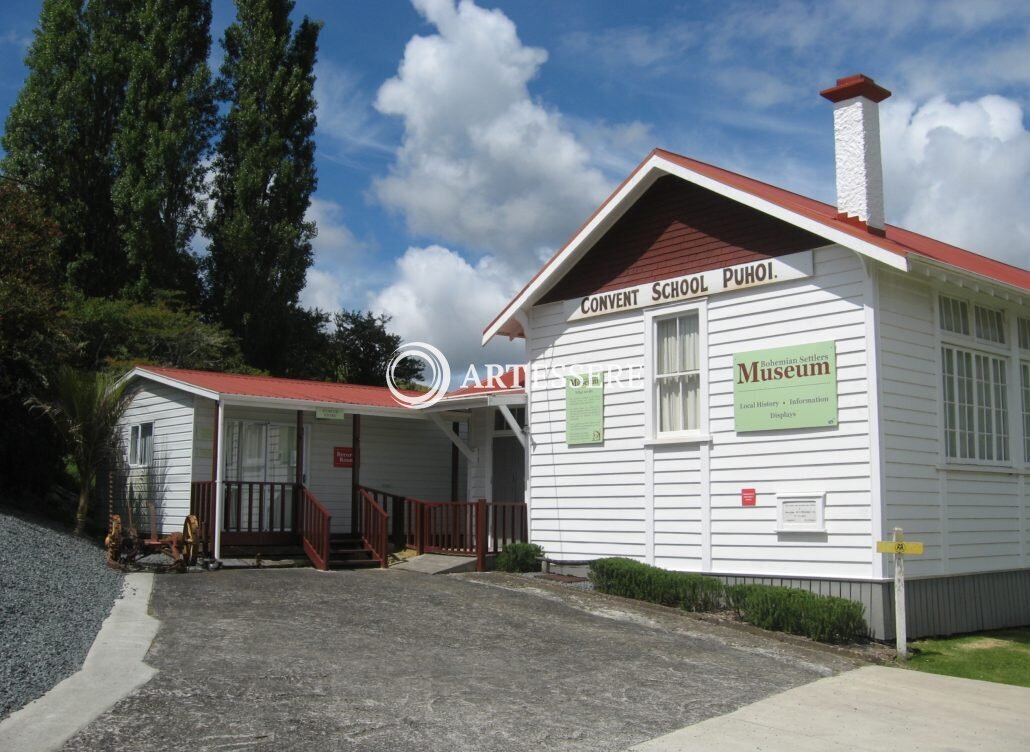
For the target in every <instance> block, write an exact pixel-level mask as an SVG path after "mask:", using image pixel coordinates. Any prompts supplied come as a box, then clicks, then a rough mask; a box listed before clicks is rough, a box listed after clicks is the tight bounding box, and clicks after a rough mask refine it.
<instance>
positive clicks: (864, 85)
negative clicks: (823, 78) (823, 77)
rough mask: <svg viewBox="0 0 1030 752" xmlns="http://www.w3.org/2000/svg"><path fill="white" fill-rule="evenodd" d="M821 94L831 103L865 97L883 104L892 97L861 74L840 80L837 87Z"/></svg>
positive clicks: (832, 87)
mask: <svg viewBox="0 0 1030 752" xmlns="http://www.w3.org/2000/svg"><path fill="white" fill-rule="evenodd" d="M819 94H820V95H822V96H824V97H826V98H827V99H829V100H830V101H831V102H843V101H844V100H845V99H854V98H855V97H865V98H866V99H869V100H872V101H873V102H882V101H883V100H885V99H886V98H887V97H889V96H890V95H891V93H890V92H889V91H887V90H886V89H885V88H883V87H882V86H879V85H878V84H877V83H876V82H875V81H874V80H873V79H871V78H869V76H863V75H862V74H861V73H858V74H856V75H854V76H847V77H845V78H838V79H837V85H836V86H831V87H830V88H829V89H823V90H822V91H821V92H819Z"/></svg>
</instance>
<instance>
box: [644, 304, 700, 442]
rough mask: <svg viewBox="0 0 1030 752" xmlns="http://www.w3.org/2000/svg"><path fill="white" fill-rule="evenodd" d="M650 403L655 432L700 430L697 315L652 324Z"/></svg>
mask: <svg viewBox="0 0 1030 752" xmlns="http://www.w3.org/2000/svg"><path fill="white" fill-rule="evenodd" d="M655 344H656V347H655V369H654V374H655V376H654V400H655V405H656V413H655V414H656V417H657V432H656V433H658V434H663V433H682V432H686V431H697V430H699V429H700V427H701V421H700V408H701V371H700V332H699V323H698V313H697V311H692V312H690V313H687V314H683V315H679V316H675V317H669V318H661V319H656V320H655Z"/></svg>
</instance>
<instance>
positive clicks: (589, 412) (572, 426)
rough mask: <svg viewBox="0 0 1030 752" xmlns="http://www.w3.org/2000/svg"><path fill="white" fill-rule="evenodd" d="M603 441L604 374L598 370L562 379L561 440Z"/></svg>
mask: <svg viewBox="0 0 1030 752" xmlns="http://www.w3.org/2000/svg"><path fill="white" fill-rule="evenodd" d="M603 441H604V377H603V375H602V374H600V373H593V374H590V375H586V374H584V375H583V376H569V377H567V378H566V380H565V443H566V444H568V445H569V446H574V445H576V444H600V443H601V442H603Z"/></svg>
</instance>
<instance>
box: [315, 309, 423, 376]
mask: <svg viewBox="0 0 1030 752" xmlns="http://www.w3.org/2000/svg"><path fill="white" fill-rule="evenodd" d="M333 321H334V324H335V328H334V329H333V331H332V332H331V333H330V334H329V336H328V340H329V341H328V347H327V361H328V362H327V364H326V365H327V367H328V373H327V374H326V376H327V377H328V378H329V379H331V380H333V381H345V382H347V383H350V384H368V385H371V386H386V369H387V366H388V365H389V363H390V358H391V357H392V356H393V354H394V353H395V352H397V348H398V347H399V346H400V344H401V338H400V337H399V336H398V335H396V334H390V333H389V332H388V331H387V329H386V325H387V324H388V323H390V317H389V316H386V315H379V316H376V315H374V314H373V313H371V312H369V311H366V312H365V313H361V312H360V311H342V312H340V313H337V314H336V315H335V316H334V317H333ZM395 376H396V378H397V380H398V381H402V382H413V381H415V380H416V379H419V378H421V377H422V363H421V362H420V361H417V360H414V359H412V358H406V359H404V360H402V361H401V362H400V363H398V364H397V368H396V371H395Z"/></svg>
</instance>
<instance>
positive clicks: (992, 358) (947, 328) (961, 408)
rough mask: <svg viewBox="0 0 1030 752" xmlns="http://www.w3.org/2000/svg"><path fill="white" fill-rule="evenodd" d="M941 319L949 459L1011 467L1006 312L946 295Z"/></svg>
mask: <svg viewBox="0 0 1030 752" xmlns="http://www.w3.org/2000/svg"><path fill="white" fill-rule="evenodd" d="M939 314H940V327H941V339H942V344H941V374H942V381H943V383H942V388H943V397H944V450H945V455H946V456H947V457H948V459H953V460H969V461H978V462H1008V461H1009V460H1010V453H1009V422H1008V421H1009V418H1008V407H1009V406H1008V362H1009V361H1008V358H1007V357H1006V355H1005V350H1004V349H1002V348H1000V347H998V346H999V345H1004V344H1005V341H1006V339H1005V315H1004V312H1003V311H1001V310H998V309H994V308H990V307H988V306H982V305H977V304H972V303H970V302H969V301H965V300H960V299H957V298H951V297H946V296H943V295H942V296H940V306H939Z"/></svg>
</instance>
